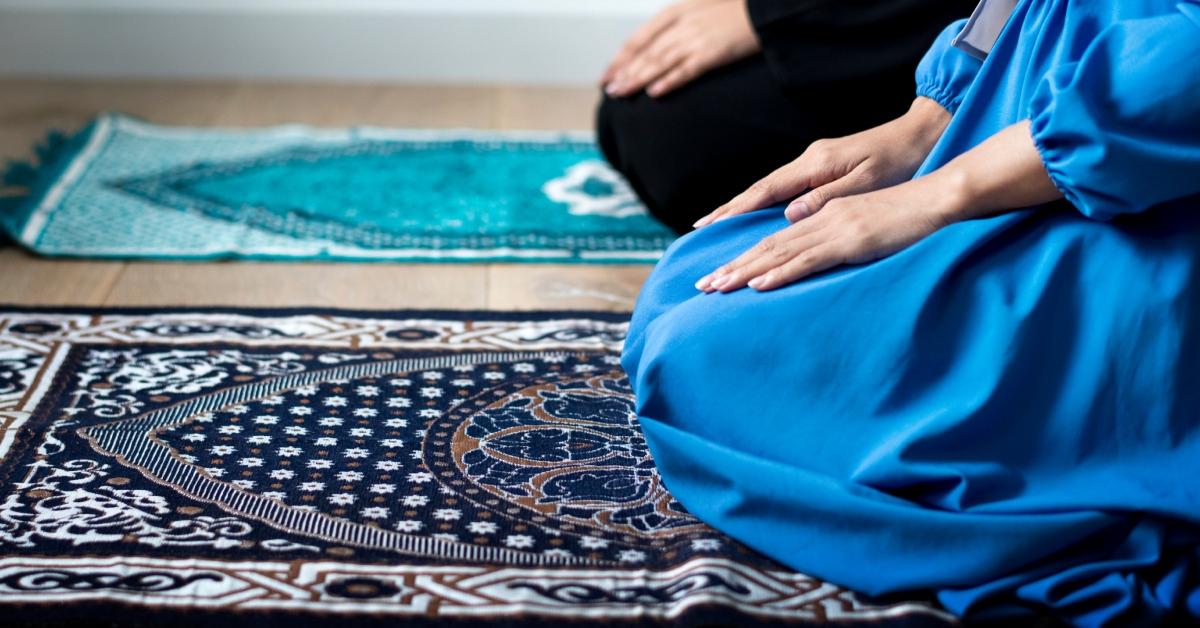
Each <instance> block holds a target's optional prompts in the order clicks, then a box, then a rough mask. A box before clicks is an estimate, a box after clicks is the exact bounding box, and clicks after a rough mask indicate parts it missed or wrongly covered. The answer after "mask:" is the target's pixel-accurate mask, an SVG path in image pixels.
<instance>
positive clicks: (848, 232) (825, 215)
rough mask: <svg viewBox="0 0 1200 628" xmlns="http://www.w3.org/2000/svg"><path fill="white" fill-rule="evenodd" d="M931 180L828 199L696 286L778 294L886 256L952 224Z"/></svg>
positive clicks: (916, 180) (949, 212) (948, 206)
mask: <svg viewBox="0 0 1200 628" xmlns="http://www.w3.org/2000/svg"><path fill="white" fill-rule="evenodd" d="M932 187H933V186H932V185H931V184H930V180H929V178H928V177H923V178H921V179H915V180H913V181H908V182H906V183H903V184H900V185H897V186H893V187H890V188H885V189H882V190H877V191H874V192H868V193H866V194H859V195H856V196H846V197H842V198H837V199H834V200H831V201H829V202H828V203H827V204H826V205H825V208H824V209H822V210H821V211H820V212H818V213H816V214H814V215H812V216H810V217H808V218H805V219H803V220H800V221H799V222H796V223H794V224H792V225H790V226H788V227H785V228H783V229H781V230H780V231H777V232H775V233H773V234H771V235H770V236H767V237H766V238H763V239H762V240H761V241H760V242H759V243H758V244H757V245H755V246H754V247H752V248H751V249H749V250H748V251H746V252H745V253H742V254H741V255H740V256H739V257H738V258H737V259H735V260H733V261H732V262H729V263H728V264H725V265H724V266H722V267H720V268H718V269H717V270H715V271H713V272H712V273H710V274H709V275H707V276H705V277H704V278H702V279H701V280H700V281H698V282H696V288H697V289H698V290H702V291H704V292H718V291H719V292H732V291H734V290H739V289H741V288H744V287H746V286H750V287H751V288H754V289H755V290H759V291H765V290H773V289H775V288H779V287H781V286H784V285H787V284H789V283H792V282H794V281H798V280H800V279H803V278H804V277H807V276H809V275H811V274H813V273H817V272H820V271H822V270H826V269H829V268H833V267H834V266H840V265H842V264H862V263H865V262H870V261H874V260H877V259H879V258H881V257H886V256H888V255H891V254H892V253H895V252H896V251H899V250H900V249H903V248H905V247H907V246H909V245H910V244H913V243H915V242H916V241H918V240H920V239H921V238H924V237H925V236H927V235H929V234H931V233H933V232H934V231H937V230H938V229H940V228H941V227H943V226H945V225H946V224H947V223H948V222H949V216H950V214H951V211H950V209H951V207H952V203H944V204H939V203H937V202H934V201H933V199H937V198H939V197H941V198H944V196H943V195H940V194H939V193H938V191H937V190H934V189H931V188H932Z"/></svg>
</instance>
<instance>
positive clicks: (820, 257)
mask: <svg viewBox="0 0 1200 628" xmlns="http://www.w3.org/2000/svg"><path fill="white" fill-rule="evenodd" d="M1059 198H1062V192H1060V191H1059V190H1058V189H1057V188H1055V186H1054V182H1053V181H1052V180H1051V179H1050V176H1049V174H1047V172H1046V169H1045V167H1044V166H1043V165H1042V160H1041V156H1040V154H1039V153H1038V150H1037V147H1036V146H1035V145H1034V142H1033V136H1032V134H1031V133H1030V125H1029V122H1028V121H1024V122H1019V123H1017V124H1014V125H1012V126H1010V127H1008V128H1006V129H1004V130H1002V131H1000V132H999V133H997V134H995V135H993V136H992V137H990V138H988V139H987V140H986V141H984V142H983V143H982V144H980V145H979V146H976V147H975V148H972V149H971V150H969V151H967V152H965V153H963V154H962V155H959V156H958V157H956V158H954V160H953V161H951V162H950V163H948V164H946V165H945V166H943V167H941V168H939V169H937V170H936V171H934V172H932V173H930V174H928V175H926V176H923V177H920V178H917V179H912V180H910V181H906V182H904V183H901V184H900V185H896V186H892V187H889V188H884V189H882V190H876V191H874V192H868V193H866V194H858V195H854V196H846V197H843V198H836V199H833V200H831V201H829V202H828V203H826V204H825V207H824V209H822V210H821V211H820V212H819V213H817V214H814V215H812V216H810V217H808V218H804V219H803V220H800V221H799V222H796V223H793V224H791V225H789V226H787V227H785V228H783V229H781V230H779V231H777V232H776V233H774V234H771V235H770V236H767V237H766V238H763V239H762V240H761V241H760V242H759V243H758V244H756V245H755V246H753V247H751V248H750V250H748V251H746V252H745V253H743V254H741V255H740V256H738V258H737V259H735V260H733V261H732V262H730V263H728V264H725V265H724V266H722V267H720V268H718V269H717V270H715V271H713V272H712V273H710V274H708V275H706V276H705V277H703V278H702V279H700V281H698V282H696V289H698V290H702V291H704V292H714V291H720V292H730V291H733V290H738V289H740V288H743V287H745V286H750V287H751V288H754V289H755V290H760V291H762V290H773V289H775V288H779V287H781V286H784V285H787V284H789V283H792V282H794V281H798V280H800V279H803V278H804V277H807V276H809V275H811V274H813V273H817V272H820V271H822V270H826V269H828V268H833V267H835V266H840V265H842V264H862V263H866V262H870V261H873V260H877V259H879V258H882V257H886V256H888V255H891V254H892V253H895V252H896V251H899V250H900V249H903V248H905V247H907V246H909V245H911V244H913V243H915V242H917V241H918V240H920V239H922V238H924V237H925V236H927V235H929V234H931V233H933V232H934V231H936V230H938V229H940V228H942V227H943V226H945V225H947V224H950V223H952V222H956V221H959V220H966V219H970V218H977V217H980V216H985V215H988V214H994V213H997V212H1003V211H1012V210H1014V209H1017V208H1024V207H1030V206H1034V205H1040V204H1042V203H1046V202H1049V201H1052V200H1055V199H1059Z"/></svg>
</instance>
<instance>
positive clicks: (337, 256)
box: [0, 114, 674, 262]
mask: <svg viewBox="0 0 1200 628" xmlns="http://www.w3.org/2000/svg"><path fill="white" fill-rule="evenodd" d="M40 159H41V162H42V163H41V165H40V166H36V167H35V166H33V165H30V164H15V165H13V166H11V167H10V168H9V170H8V173H7V175H6V176H5V184H6V185H7V186H10V187H12V188H14V189H19V190H24V192H25V193H24V194H23V195H22V196H21V197H19V198H3V199H0V228H2V229H3V230H4V231H7V233H8V234H9V235H10V236H11V237H12V238H13V239H14V240H16V241H18V242H19V243H21V244H22V245H24V246H25V247H27V248H29V249H30V250H32V251H35V252H38V253H41V254H43V255H54V256H68V257H93V258H121V259H182V260H194V259H293V260H295V259H301V260H313V259H320V260H359V261H414V260H420V261H431V262H439V261H455V262H487V261H505V260H507V261H534V262H536V261H542V262H651V261H654V260H655V259H656V258H657V257H658V256H659V255H660V254H661V253H662V251H663V249H665V248H666V247H667V246H668V245H669V244H670V242H671V241H672V239H673V238H674V234H673V233H671V232H670V230H668V229H667V228H666V227H665V226H663V225H662V224H660V223H658V222H657V221H655V220H654V219H653V218H651V217H650V216H649V215H648V214H647V213H646V209H645V207H643V206H642V204H641V203H640V202H639V201H638V199H637V196H636V195H635V194H634V193H633V191H632V190H631V189H630V187H629V185H628V184H627V183H626V182H625V180H624V179H623V178H622V177H621V176H620V175H619V174H618V173H616V172H615V171H614V170H613V169H612V168H610V167H609V166H608V164H607V163H606V162H605V161H604V159H603V158H602V157H601V155H600V154H599V152H598V151H597V149H596V146H595V143H594V141H593V139H592V136H591V135H590V134H588V133H563V132H493V131H473V130H431V129H424V130H422V129H378V128H350V129H314V128H309V127H301V126H286V127H275V128H267V129H242V130H235V129H190V128H178V127H163V126H156V125H152V124H148V123H145V122H141V121H139V120H135V119H133V118H129V117H126V116H122V115H119V114H106V115H103V116H101V117H99V118H98V119H97V120H96V121H95V122H94V123H93V124H91V125H90V126H88V127H87V128H86V129H84V130H83V131H81V132H79V133H78V134H76V135H75V136H74V137H72V138H70V139H69V140H68V139H66V138H64V137H61V136H54V135H52V136H51V140H50V141H49V143H48V144H47V145H46V146H43V147H42V149H41V155H40Z"/></svg>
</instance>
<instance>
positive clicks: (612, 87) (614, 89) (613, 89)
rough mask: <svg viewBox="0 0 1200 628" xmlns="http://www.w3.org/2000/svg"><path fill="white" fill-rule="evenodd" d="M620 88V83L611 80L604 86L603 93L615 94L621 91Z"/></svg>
mask: <svg viewBox="0 0 1200 628" xmlns="http://www.w3.org/2000/svg"><path fill="white" fill-rule="evenodd" d="M620 88H621V84H620V83H618V82H616V81H613V82H611V83H609V84H608V85H605V86H604V93H605V94H608V95H609V96H616V95H617V94H618V93H619V92H620V91H621V89H620Z"/></svg>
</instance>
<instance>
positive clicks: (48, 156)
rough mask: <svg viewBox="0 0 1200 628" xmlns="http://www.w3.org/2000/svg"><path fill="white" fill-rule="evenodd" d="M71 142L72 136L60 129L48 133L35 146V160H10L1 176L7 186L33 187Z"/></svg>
mask: <svg viewBox="0 0 1200 628" xmlns="http://www.w3.org/2000/svg"><path fill="white" fill-rule="evenodd" d="M69 144H70V138H69V137H68V136H67V134H66V133H63V132H62V131H59V130H51V131H49V132H47V133H46V138H45V139H43V140H42V141H41V142H38V143H37V145H35V146H34V148H33V154H34V155H35V159H34V160H29V161H22V160H17V159H13V160H9V162H8V164H7V165H6V166H5V168H4V176H3V178H0V180H2V181H3V182H4V185H5V186H6V187H17V188H32V187H33V186H34V185H35V184H36V183H37V181H38V178H39V177H40V176H41V174H42V173H43V172H44V171H45V170H47V169H49V168H50V167H52V166H54V165H55V163H56V162H57V161H58V160H59V158H60V157H62V155H63V153H64V152H67V151H66V148H67V146H68V145H69Z"/></svg>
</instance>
